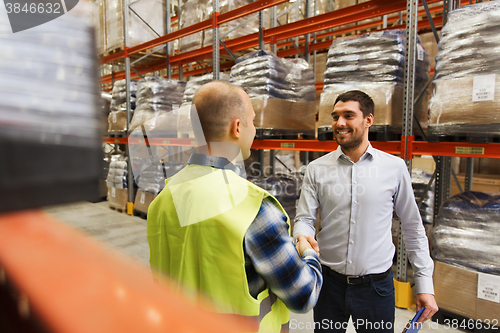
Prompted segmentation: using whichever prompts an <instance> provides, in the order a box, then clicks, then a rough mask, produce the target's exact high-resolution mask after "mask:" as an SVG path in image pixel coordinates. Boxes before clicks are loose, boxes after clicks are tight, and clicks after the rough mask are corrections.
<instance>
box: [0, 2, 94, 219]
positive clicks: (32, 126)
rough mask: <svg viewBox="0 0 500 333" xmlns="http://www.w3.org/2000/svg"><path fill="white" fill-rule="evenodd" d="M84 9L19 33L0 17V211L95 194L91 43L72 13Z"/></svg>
mask: <svg viewBox="0 0 500 333" xmlns="http://www.w3.org/2000/svg"><path fill="white" fill-rule="evenodd" d="M86 6H87V4H85V3H80V4H79V5H78V6H76V7H75V8H73V10H71V11H68V13H67V14H64V15H62V16H58V17H57V18H55V19H54V20H52V21H50V22H47V23H45V24H43V25H39V26H35V25H33V26H34V27H33V28H32V29H29V30H27V31H20V32H19V33H13V29H15V27H16V25H15V23H16V22H14V21H11V22H9V20H8V17H7V15H6V14H5V13H3V14H2V15H0V45H1V49H2V52H0V77H1V78H2V80H0V101H1V102H0V161H1V163H0V164H1V167H0V169H1V176H0V193H1V194H0V212H5V211H12V210H18V209H29V208H36V207H41V206H44V205H54V204H62V203H67V202H72V201H81V200H94V199H96V198H97V196H98V193H99V188H98V186H99V177H100V173H101V165H102V134H101V123H100V121H99V95H98V91H99V90H98V83H97V82H98V79H97V75H96V74H97V64H96V59H95V44H94V42H95V39H94V36H93V33H94V32H93V29H92V27H91V26H90V25H89V24H88V22H87V18H86V17H79V16H78V15H79V13H80V14H81V10H82V9H83V8H85V7H86ZM42 8H43V7H42ZM61 11H62V9H61ZM35 16H36V15H35ZM11 19H12V17H11ZM11 23H12V25H11ZM17 23H22V22H21V20H19V22H17Z"/></svg>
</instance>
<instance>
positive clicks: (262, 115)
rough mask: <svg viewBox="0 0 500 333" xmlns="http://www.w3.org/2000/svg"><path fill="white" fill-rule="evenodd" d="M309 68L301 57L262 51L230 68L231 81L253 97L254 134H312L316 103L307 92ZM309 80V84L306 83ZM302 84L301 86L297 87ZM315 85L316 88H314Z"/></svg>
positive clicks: (312, 81) (311, 86) (242, 59)
mask: <svg viewBox="0 0 500 333" xmlns="http://www.w3.org/2000/svg"><path fill="white" fill-rule="evenodd" d="M311 74H312V71H309V69H307V64H304V63H303V62H301V61H283V60H282V59H280V58H278V57H277V56H275V55H274V54H271V53H267V52H265V51H256V52H252V53H249V54H247V55H245V56H243V57H241V58H239V59H237V61H236V65H234V66H233V67H232V68H231V82H232V83H234V84H236V85H239V86H241V87H242V88H243V89H244V90H245V91H246V92H247V94H248V95H249V97H250V99H251V100H252V105H253V108H254V110H255V113H256V117H255V126H256V127H257V128H258V129H262V130H261V131H263V132H262V133H260V132H259V131H258V132H257V136H258V137H259V136H266V137H267V136H280V137H284V136H285V135H287V136H288V135H296V133H298V131H301V132H303V133H304V135H311V136H314V126H315V114H316V106H315V103H314V102H312V96H311V95H310V94H309V92H310V90H311V89H313V87H314V80H310V76H311ZM307 84H309V86H308V85H307ZM300 85H302V87H299V86H300ZM314 89H315V88H314Z"/></svg>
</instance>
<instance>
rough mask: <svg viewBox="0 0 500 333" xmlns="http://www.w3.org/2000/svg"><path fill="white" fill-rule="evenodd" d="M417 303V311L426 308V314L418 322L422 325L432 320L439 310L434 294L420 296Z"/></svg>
mask: <svg viewBox="0 0 500 333" xmlns="http://www.w3.org/2000/svg"><path fill="white" fill-rule="evenodd" d="M416 303H417V311H418V310H420V309H421V308H424V307H425V310H424V312H423V313H422V315H421V316H420V318H419V319H418V320H417V321H418V322H421V323H423V322H424V321H426V320H427V319H430V318H431V317H432V316H433V315H434V314H435V313H436V312H437V311H438V310H439V308H438V306H437V303H436V300H435V299H434V295H432V294H418V295H417V300H416Z"/></svg>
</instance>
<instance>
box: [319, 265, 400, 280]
mask: <svg viewBox="0 0 500 333" xmlns="http://www.w3.org/2000/svg"><path fill="white" fill-rule="evenodd" d="M321 267H322V268H323V272H326V273H328V274H329V275H330V276H332V277H333V278H335V279H336V280H337V281H339V282H343V283H347V284H351V285H358V284H364V283H369V282H370V281H373V282H377V281H381V280H383V279H385V278H386V277H387V276H388V275H389V273H390V272H391V268H389V269H388V270H387V271H385V272H384V273H378V274H368V275H344V274H340V273H337V272H335V271H334V270H333V269H331V268H330V267H328V266H325V265H321Z"/></svg>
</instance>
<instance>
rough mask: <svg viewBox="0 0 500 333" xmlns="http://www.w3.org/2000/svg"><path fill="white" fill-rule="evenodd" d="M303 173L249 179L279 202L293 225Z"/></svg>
mask: <svg viewBox="0 0 500 333" xmlns="http://www.w3.org/2000/svg"><path fill="white" fill-rule="evenodd" d="M303 178H304V175H303V174H301V173H300V172H294V173H291V174H283V175H276V176H272V177H260V178H254V179H250V181H251V182H252V183H253V184H255V185H257V186H259V187H261V188H263V189H265V190H266V191H268V192H269V193H271V194H272V195H273V196H274V197H275V198H276V199H278V201H279V202H280V203H281V205H282V206H283V208H284V209H285V211H286V212H287V214H288V217H289V218H290V224H291V226H292V227H293V220H294V218H295V213H296V204H297V200H299V197H300V189H301V187H302V180H303Z"/></svg>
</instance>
